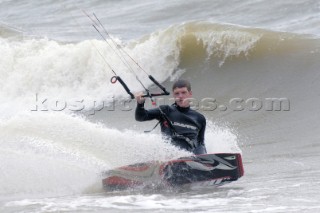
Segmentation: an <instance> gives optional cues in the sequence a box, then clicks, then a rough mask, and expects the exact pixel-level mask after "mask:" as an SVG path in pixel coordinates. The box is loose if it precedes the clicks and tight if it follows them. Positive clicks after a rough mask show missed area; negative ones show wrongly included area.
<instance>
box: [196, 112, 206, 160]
mask: <svg viewBox="0 0 320 213" xmlns="http://www.w3.org/2000/svg"><path fill="white" fill-rule="evenodd" d="M205 132H206V119H205V118H204V117H203V121H202V128H201V129H200V131H199V135H198V146H197V147H196V149H195V150H194V153H195V154H196V155H198V154H207V149H206V146H205V145H204V137H205Z"/></svg>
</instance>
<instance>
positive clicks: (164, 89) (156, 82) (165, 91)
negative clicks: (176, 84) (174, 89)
mask: <svg viewBox="0 0 320 213" xmlns="http://www.w3.org/2000/svg"><path fill="white" fill-rule="evenodd" d="M148 77H149V79H150V80H151V81H152V82H153V83H155V84H156V85H157V86H158V87H159V88H160V89H162V91H163V92H164V94H162V95H170V92H168V91H167V90H166V88H164V87H163V86H162V85H161V84H160V83H159V82H158V81H156V79H154V78H153V77H152V75H149V76H148Z"/></svg>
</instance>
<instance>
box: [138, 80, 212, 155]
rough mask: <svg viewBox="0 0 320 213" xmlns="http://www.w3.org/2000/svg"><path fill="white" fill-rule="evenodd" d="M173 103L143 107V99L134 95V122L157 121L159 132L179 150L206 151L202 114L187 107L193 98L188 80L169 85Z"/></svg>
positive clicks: (204, 121)
mask: <svg viewBox="0 0 320 213" xmlns="http://www.w3.org/2000/svg"><path fill="white" fill-rule="evenodd" d="M172 92H173V97H174V99H175V103H174V104H173V105H171V106H168V105H162V106H159V107H158V108H155V109H150V110H145V109H144V102H145V100H144V98H143V97H141V95H136V100H137V108H136V112H135V118H136V120H137V121H149V120H153V119H157V120H159V122H160V124H161V132H162V133H163V134H164V135H165V136H167V137H168V138H169V139H171V142H172V143H173V144H174V145H176V146H178V147H180V148H181V149H185V150H188V151H190V152H193V153H194V154H206V153H207V151H206V148H205V145H204V135H205V128H206V119H205V117H204V116H203V115H202V114H200V113H199V112H196V111H195V110H192V109H190V103H189V99H190V98H191V97H192V91H191V84H190V82H189V81H187V80H182V79H180V80H177V81H176V82H174V84H173V86H172Z"/></svg>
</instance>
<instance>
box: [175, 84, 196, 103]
mask: <svg viewBox="0 0 320 213" xmlns="http://www.w3.org/2000/svg"><path fill="white" fill-rule="evenodd" d="M173 97H174V99H175V102H176V104H177V105H178V106H180V107H188V106H189V98H191V97H192V91H188V88H187V87H181V88H178V87H177V88H175V89H174V90H173Z"/></svg>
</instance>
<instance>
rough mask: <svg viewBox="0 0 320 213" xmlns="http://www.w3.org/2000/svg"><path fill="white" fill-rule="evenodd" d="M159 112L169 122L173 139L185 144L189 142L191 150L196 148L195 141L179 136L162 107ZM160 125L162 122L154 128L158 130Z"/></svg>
mask: <svg viewBox="0 0 320 213" xmlns="http://www.w3.org/2000/svg"><path fill="white" fill-rule="evenodd" d="M159 111H160V114H161V118H162V119H163V120H165V121H166V122H167V124H168V127H169V128H170V130H171V132H172V139H175V138H176V139H182V140H184V141H185V142H187V144H188V145H189V147H190V148H191V149H194V148H196V143H195V141H194V140H191V139H190V138H188V137H186V136H184V135H181V134H179V133H178V132H177V130H176V128H175V127H174V126H173V124H172V122H171V121H170V119H169V118H168V116H167V115H166V114H165V113H164V112H163V111H162V109H161V106H159ZM159 123H161V120H160V121H159V122H158V123H157V124H156V126H155V127H154V128H156V127H157V126H158V125H159ZM154 128H153V129H154Z"/></svg>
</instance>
